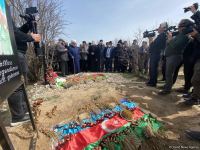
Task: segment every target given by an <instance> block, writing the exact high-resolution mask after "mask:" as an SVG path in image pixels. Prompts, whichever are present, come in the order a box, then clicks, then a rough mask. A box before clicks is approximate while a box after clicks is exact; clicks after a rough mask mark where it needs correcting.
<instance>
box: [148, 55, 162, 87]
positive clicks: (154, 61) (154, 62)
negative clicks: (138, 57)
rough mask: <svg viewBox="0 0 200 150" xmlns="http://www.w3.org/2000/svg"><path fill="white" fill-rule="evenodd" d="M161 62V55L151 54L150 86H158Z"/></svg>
mask: <svg viewBox="0 0 200 150" xmlns="http://www.w3.org/2000/svg"><path fill="white" fill-rule="evenodd" d="M159 61H160V55H157V54H156V55H155V54H151V55H150V67H149V76H150V78H149V82H148V83H149V84H153V85H156V84H157V77H158V65H159Z"/></svg>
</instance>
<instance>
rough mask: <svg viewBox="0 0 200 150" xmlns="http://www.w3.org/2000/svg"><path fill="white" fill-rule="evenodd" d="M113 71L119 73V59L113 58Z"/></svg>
mask: <svg viewBox="0 0 200 150" xmlns="http://www.w3.org/2000/svg"><path fill="white" fill-rule="evenodd" d="M114 71H115V72H116V71H117V72H119V71H120V67H119V59H118V58H115V59H114Z"/></svg>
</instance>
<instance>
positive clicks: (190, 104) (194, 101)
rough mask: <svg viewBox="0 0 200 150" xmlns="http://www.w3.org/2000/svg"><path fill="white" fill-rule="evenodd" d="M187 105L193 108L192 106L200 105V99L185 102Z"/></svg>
mask: <svg viewBox="0 0 200 150" xmlns="http://www.w3.org/2000/svg"><path fill="white" fill-rule="evenodd" d="M184 104H185V105H189V106H192V105H200V99H194V98H190V99H188V100H186V101H185V102H184Z"/></svg>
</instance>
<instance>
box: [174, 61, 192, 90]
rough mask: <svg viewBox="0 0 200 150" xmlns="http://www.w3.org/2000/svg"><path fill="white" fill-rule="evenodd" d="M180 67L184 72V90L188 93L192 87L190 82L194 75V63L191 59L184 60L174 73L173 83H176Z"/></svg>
mask: <svg viewBox="0 0 200 150" xmlns="http://www.w3.org/2000/svg"><path fill="white" fill-rule="evenodd" d="M182 65H183V66H184V70H183V72H184V79H185V84H184V89H185V90H187V91H188V90H190V88H191V87H192V83H191V80H192V76H193V74H194V65H195V61H194V59H193V58H184V59H183V62H182V63H181V64H180V65H179V66H178V67H177V68H176V71H175V73H174V79H173V83H175V82H176V80H177V77H178V72H179V70H180V68H181V66H182Z"/></svg>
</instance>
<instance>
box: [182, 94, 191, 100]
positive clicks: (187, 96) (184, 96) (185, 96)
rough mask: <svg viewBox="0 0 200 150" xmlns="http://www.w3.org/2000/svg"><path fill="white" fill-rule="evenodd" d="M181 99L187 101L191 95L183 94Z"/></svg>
mask: <svg viewBox="0 0 200 150" xmlns="http://www.w3.org/2000/svg"><path fill="white" fill-rule="evenodd" d="M182 97H183V98H184V99H189V98H191V93H188V94H183V96H182Z"/></svg>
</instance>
